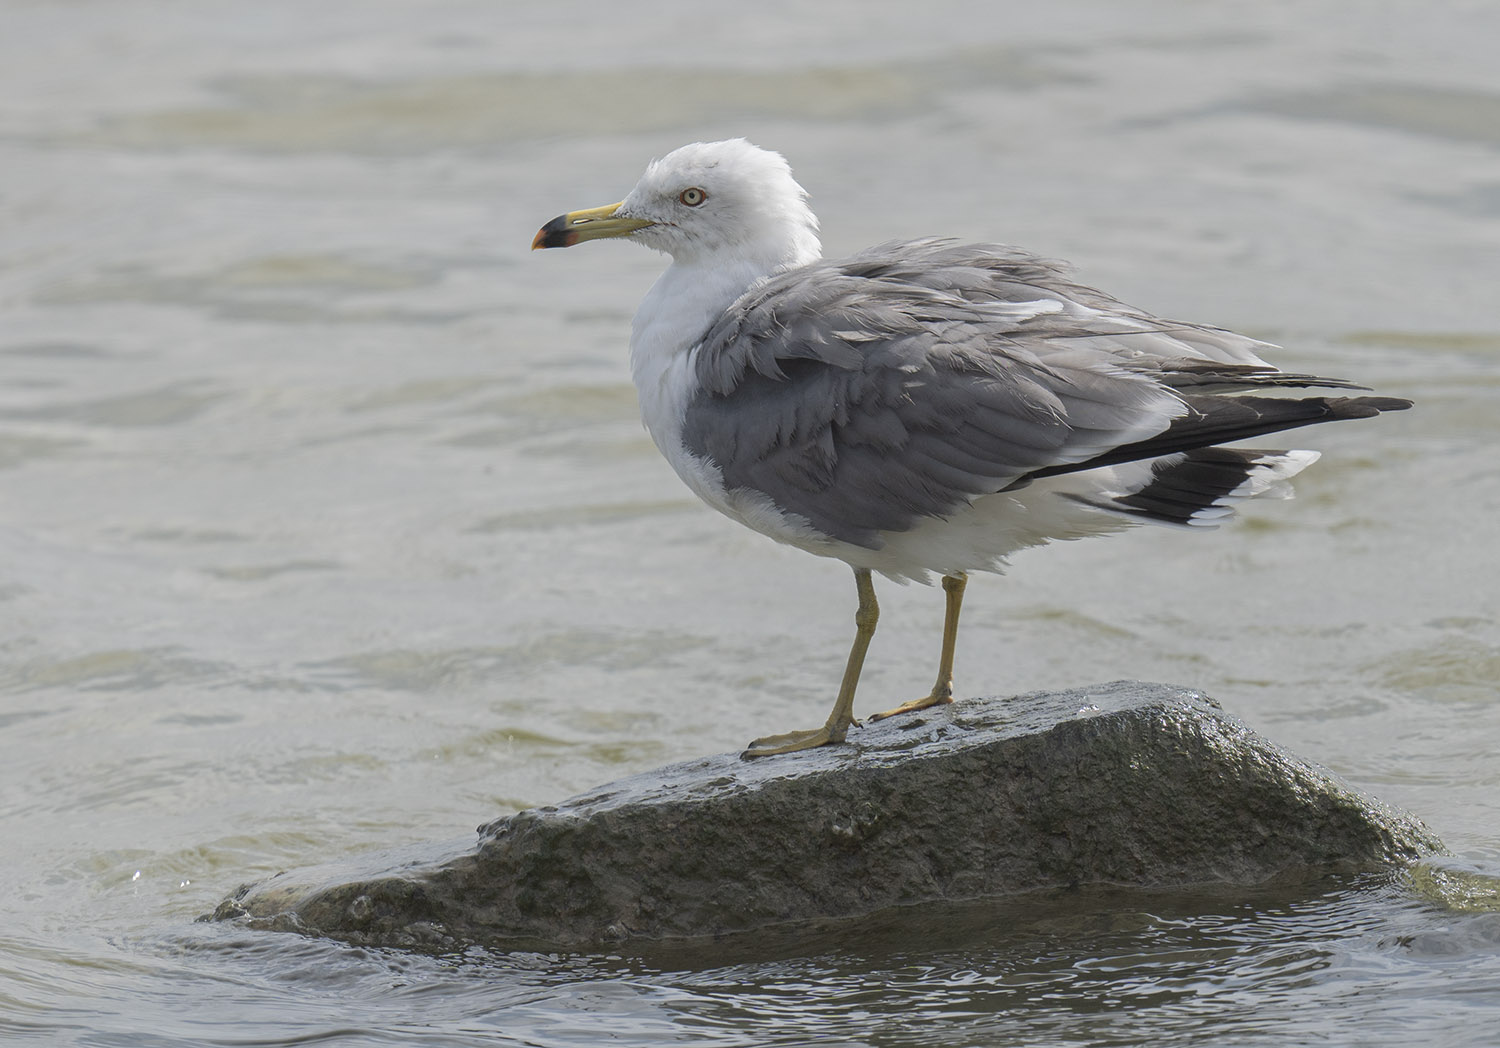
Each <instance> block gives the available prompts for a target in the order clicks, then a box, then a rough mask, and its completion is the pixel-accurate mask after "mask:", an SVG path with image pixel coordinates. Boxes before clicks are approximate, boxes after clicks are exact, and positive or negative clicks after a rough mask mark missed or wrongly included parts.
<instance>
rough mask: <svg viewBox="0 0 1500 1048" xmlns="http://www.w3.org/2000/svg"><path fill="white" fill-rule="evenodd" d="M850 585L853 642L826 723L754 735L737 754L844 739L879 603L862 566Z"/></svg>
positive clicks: (805, 747)
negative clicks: (854, 602) (853, 591)
mask: <svg viewBox="0 0 1500 1048" xmlns="http://www.w3.org/2000/svg"><path fill="white" fill-rule="evenodd" d="M854 585H855V587H856V588H857V589H858V591H859V609H858V610H857V611H856V612H855V613H854V646H853V647H851V648H850V649H849V661H848V663H847V664H846V665H845V666H844V681H843V683H842V684H840V685H839V697H838V699H837V700H836V701H835V702H834V704H833V712H832V713H830V714H829V715H828V723H826V724H824V725H823V726H822V727H821V728H814V729H813V730H812V731H793V732H788V733H787V734H785V735H768V736H766V737H765V738H764V739H756V740H755V741H754V742H752V743H751V744H750V745H749V747H748V748H747V749H746V750H745V752H744V753H742V754H740V756H741V757H769V756H771V755H772V754H775V753H793V752H795V751H797V750H810V749H813V748H814V747H817V746H826V745H828V744H829V743H831V742H843V741H844V736H845V735H847V734H848V733H849V726H850V725H851V724H853V723H855V720H854V689H855V687H857V686H858V684H859V671H860V670H861V669H862V668H863V667H864V664H865V652H866V651H867V650H868V649H869V647H870V638H871V637H873V636H875V623H877V622H878V621H880V605H879V604H877V603H875V586H874V584H873V583H872V582H871V581H870V572H869V571H868V570H867V569H865V568H855V569H854Z"/></svg>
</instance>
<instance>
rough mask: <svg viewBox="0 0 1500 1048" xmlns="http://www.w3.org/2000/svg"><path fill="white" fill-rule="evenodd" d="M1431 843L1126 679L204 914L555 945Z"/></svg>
mask: <svg viewBox="0 0 1500 1048" xmlns="http://www.w3.org/2000/svg"><path fill="white" fill-rule="evenodd" d="M1441 850H1442V845H1441V844H1440V842H1439V841H1438V840H1437V839H1436V837H1434V836H1433V834H1432V833H1431V831H1429V830H1428V829H1427V828H1426V827H1425V826H1423V825H1422V823H1421V822H1419V821H1418V820H1417V819H1416V818H1414V817H1413V816H1411V815H1408V814H1406V813H1404V812H1400V811H1396V810H1394V809H1392V808H1390V807H1388V806H1386V805H1384V804H1381V803H1380V802H1378V801H1375V800H1372V799H1371V798H1368V797H1366V796H1363V795H1361V794H1359V793H1357V792H1355V791H1354V790H1352V789H1351V788H1350V787H1348V786H1347V785H1345V784H1343V783H1341V782H1340V781H1339V780H1337V779H1336V778H1334V777H1333V776H1332V775H1330V774H1329V773H1327V772H1325V771H1323V770H1321V769H1319V768H1316V767H1314V766H1312V765H1310V764H1307V763H1306V762H1304V761H1302V760H1300V759H1298V758H1296V757H1294V756H1292V755H1290V754H1288V753H1286V752H1285V751H1283V750H1281V749H1280V748H1279V747H1277V746H1275V745H1274V744H1272V743H1270V742H1268V741H1266V740H1265V739H1264V738H1262V737H1261V736H1259V735H1257V734H1256V733H1254V732H1252V731H1251V730H1250V729H1249V728H1247V727H1246V726H1245V725H1243V724H1242V723H1240V722H1239V721H1237V720H1235V719H1234V718H1232V717H1229V716H1227V715H1226V714H1225V713H1224V712H1223V711H1222V709H1221V708H1220V707H1219V706H1218V704H1217V703H1215V702H1214V701H1213V700H1212V699H1209V698H1207V697H1205V696H1203V695H1202V694H1200V693H1198V692H1193V691H1189V690H1185V689H1181V688H1174V687H1169V686H1166V685H1160V684H1141V683H1136V682H1117V683H1114V684H1105V685H1097V686H1093V687H1086V688H1078V689H1073V690H1069V691H1064V692H1051V693H1038V694H1031V695H1023V696H1017V697H1014V698H1004V699H969V700H965V701H962V702H959V703H956V704H954V705H951V706H947V707H942V708H939V709H935V710H929V711H924V712H923V713H919V714H913V715H910V716H906V717H902V718H895V719H892V720H887V721H882V722H879V723H877V724H870V725H866V726H864V727H862V728H857V729H854V730H853V731H851V732H850V735H849V742H848V743H847V744H845V745H842V746H836V747H825V748H823V749H819V750H812V751H808V752H804V753H794V754H787V755H784V756H779V757H770V758H762V759H759V760H756V761H743V760H741V759H740V758H739V757H738V755H737V754H721V755H717V756H713V757H706V758H703V759H700V760H693V761H687V762H684V763H681V764H674V765H670V766H667V767H664V768H660V769H657V770H655V771H651V772H647V773H644V774H641V775H637V776H633V777H631V778H627V779H623V780H620V781H619V782H614V783H611V784H609V785H607V786H602V787H600V788H598V789H596V790H593V791H591V792H588V793H585V794H582V795H580V796H577V797H574V798H572V799H570V800H567V801H564V802H563V803H561V804H558V805H555V806H547V807H542V808H535V809H530V810H527V811H522V812H519V813H517V814H515V815H512V816H509V817H506V818H503V819H499V820H497V821H495V822H492V823H489V824H487V825H485V826H481V827H480V828H479V836H478V838H477V840H474V839H466V840H461V841H455V842H448V843H446V844H442V845H430V846H427V847H425V848H417V849H409V850H407V851H405V852H397V853H388V854H386V855H384V856H382V857H377V858H367V859H366V860H365V861H364V862H363V864H362V865H361V867H358V868H356V867H352V866H338V867H321V868H315V869H310V870H305V871H298V872H295V873H284V874H278V875H277V876H275V877H272V878H269V879H267V880H265V881H262V882H260V883H257V884H253V885H246V886H244V887H242V888H241V889H240V890H239V891H238V892H236V893H235V895H234V896H233V897H231V898H229V899H227V900H225V901H224V902H223V903H221V904H220V906H219V907H218V909H217V910H216V911H215V912H214V913H213V914H212V915H211V918H213V919H221V920H222V919H238V920H242V921H245V922H247V923H249V924H251V925H252V926H261V927H269V928H278V929H285V930H297V931H302V932H306V933H312V934H324V935H330V936H335V937H338V938H343V939H349V940H352V941H358V942H369V943H390V944H415V943H428V942H430V943H450V944H451V943H459V942H465V941H478V942H489V943H498V944H505V943H515V944H528V945H534V944H546V945H553V946H563V947H574V946H577V947H586V946H589V945H596V944H603V943H609V942H615V941H619V940H622V939H672V938H685V937H696V936H716V935H724V934H729V933H736V932H746V931H751V930H754V929H757V928H764V927H768V926H772V925H781V924H786V923H789V922H798V921H805V920H813V919H819V918H848V917H858V916H860V915H863V914H869V913H873V912H876V911H879V910H882V909H885V908H888V907H894V906H909V905H915V904H922V903H938V902H951V901H955V900H973V899H985V898H991V897H1001V896H1006V895H1012V894H1016V893H1020V892H1027V891H1035V890H1038V889H1048V888H1066V887H1073V886H1079V887H1082V886H1093V885H1115V886H1121V885H1123V886H1136V887H1141V888H1152V889H1160V888H1165V887H1172V886H1189V885H1208V884H1215V885H1246V886H1248V885H1260V884H1266V883H1273V882H1274V883H1282V884H1287V883H1295V882H1296V881H1298V880H1300V879H1308V880H1311V879H1312V878H1314V877H1319V876H1323V875H1326V874H1327V873H1329V872H1349V873H1354V872H1360V871H1368V870H1377V869H1381V868H1386V867H1395V866H1402V865H1405V864H1406V863H1408V862H1410V860H1412V859H1414V858H1417V857H1419V856H1422V855H1427V854H1432V853H1436V852H1440V851H1441Z"/></svg>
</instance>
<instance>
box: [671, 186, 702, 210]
mask: <svg viewBox="0 0 1500 1048" xmlns="http://www.w3.org/2000/svg"><path fill="white" fill-rule="evenodd" d="M677 199H678V200H680V201H682V202H683V203H684V204H686V205H687V206H688V207H697V206H698V205H699V204H701V203H703V202H704V201H705V200H707V199H708V194H707V193H705V192H704V191H703V190H701V189H699V188H698V187H697V186H693V187H691V188H690V189H684V190H683V191H682V192H681V193H678V194H677Z"/></svg>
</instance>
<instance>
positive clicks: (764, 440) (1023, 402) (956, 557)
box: [532, 139, 1411, 757]
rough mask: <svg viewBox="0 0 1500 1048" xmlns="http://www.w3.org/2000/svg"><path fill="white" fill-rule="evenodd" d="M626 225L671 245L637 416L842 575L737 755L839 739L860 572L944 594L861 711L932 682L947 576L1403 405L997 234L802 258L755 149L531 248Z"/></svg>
mask: <svg viewBox="0 0 1500 1048" xmlns="http://www.w3.org/2000/svg"><path fill="white" fill-rule="evenodd" d="M604 237H626V238H628V239H630V240H634V241H635V242H636V243H639V244H644V245H645V246H647V247H650V248H655V249H656V250H658V251H663V252H666V253H667V254H669V255H671V256H672V264H671V265H670V266H669V267H668V268H667V271H666V272H665V273H663V274H662V276H661V279H659V280H658V281H657V282H656V284H655V285H654V286H653V287H652V288H651V290H650V292H648V293H647V295H646V297H645V299H644V300H643V301H642V302H641V306H640V309H639V310H638V311H637V312H636V315H635V321H634V324H633V326H632V332H631V339H630V364H631V371H632V373H633V375H634V378H635V385H636V389H637V390H638V391H639V394H640V401H641V412H642V415H643V417H644V419H645V423H646V428H647V429H648V430H649V431H650V433H651V437H652V439H653V440H655V441H656V446H657V447H658V448H660V449H661V452H662V454H663V455H665V456H666V458H667V461H669V462H670V463H671V464H672V467H673V469H675V470H676V471H677V474H678V476H680V477H681V478H682V479H683V480H684V481H685V482H686V483H687V485H688V487H690V488H692V489H693V491H694V492H695V493H697V495H698V496H699V497H700V498H701V499H703V501H705V502H707V503H708V504H709V505H710V506H712V507H713V508H714V509H717V510H719V511H720V512H721V513H724V514H725V515H727V516H729V517H731V518H733V519H734V520H737V521H739V522H740V523H741V524H744V525H745V526H747V527H750V528H753V529H755V530H756V531H759V532H761V533H763V534H765V535H769V536H770V537H771V538H773V539H775V540H776V541H778V542H784V543H787V544H788V545H792V546H796V547H798V548H799V549H804V550H807V551H808V552H809V553H816V554H818V555H819V556H825V557H836V558H838V559H839V560H842V561H844V562H845V563H847V564H849V566H850V567H852V568H853V569H854V579H855V585H856V587H857V589H858V593H859V609H858V611H857V612H856V613H855V620H854V621H855V624H856V632H855V639H854V646H853V648H852V650H851V651H850V652H849V661H848V666H847V668H846V669H845V671H844V678H843V683H842V686H841V687H840V688H839V693H838V698H837V700H836V701H835V703H834V707H833V713H832V714H831V715H830V716H829V718H828V722H827V723H826V724H824V725H823V727H821V728H818V729H815V730H812V731H798V732H791V733H789V734H786V735H774V736H770V737H767V738H763V739H757V740H755V741H754V742H752V743H751V744H750V747H749V749H747V750H746V751H745V755H746V756H750V757H755V756H765V755H769V754H774V753H786V752H790V751H793V750H801V749H808V748H811V747H814V746H821V745H824V744H826V743H831V742H842V741H843V740H844V738H845V735H846V733H847V732H848V730H849V727H850V726H851V725H852V724H856V723H857V722H856V721H855V720H854V689H855V685H856V684H857V683H858V681H859V672H860V667H861V665H862V664H863V662H864V656H865V650H866V649H867V647H868V646H869V643H870V638H871V636H872V635H873V634H874V632H875V623H876V619H877V617H878V615H879V608H878V606H877V605H876V602H875V591H874V588H873V586H872V585H871V581H870V573H871V572H875V571H878V572H880V573H881V574H883V575H886V576H889V577H890V578H893V579H896V580H900V581H905V580H908V579H915V580H919V581H923V582H928V581H930V580H931V578H932V576H933V575H937V576H940V577H941V578H942V581H943V589H944V591H945V592H946V595H947V613H946V616H945V620H944V625H943V643H942V651H941V656H940V659H939V663H938V676H937V683H936V684H935V685H934V686H933V689H932V692H931V693H930V694H929V695H927V696H926V697H925V698H922V699H918V700H916V701H914V702H909V703H906V704H905V705H903V706H899V707H897V708H896V709H894V710H890V711H887V712H886V713H881V714H876V715H875V716H874V718H872V719H875V718H878V717H885V716H890V715H892V714H895V713H904V712H908V711H911V710H916V709H922V708H925V707H928V706H932V705H935V704H937V703H946V702H951V701H952V700H953V650H954V643H955V635H956V633H957V628H958V614H959V608H960V605H961V603H962V600H963V592H964V585H965V582H966V581H967V578H968V574H969V572H972V571H994V572H998V571H1000V570H1002V568H1003V566H1004V564H1005V559H1006V557H1008V556H1009V555H1010V554H1011V553H1014V552H1015V551H1017V550H1020V549H1024V548H1025V547H1028V546H1037V545H1041V544H1043V543H1046V542H1048V541H1051V540H1053V539H1074V538H1081V537H1083V536H1087V535H1098V534H1104V533H1107V532H1111V531H1115V530H1118V529H1120V528H1122V527H1126V526H1128V525H1130V524H1132V523H1136V522H1140V521H1148V522H1152V523H1158V524H1167V525H1177V526H1181V527H1210V528H1211V527H1215V526H1217V525H1218V524H1220V523H1222V522H1223V521H1224V520H1226V519H1227V518H1229V517H1230V516H1231V515H1232V514H1233V512H1234V506H1235V505H1236V504H1237V503H1239V502H1241V501H1243V500H1244V499H1248V498H1254V497H1256V496H1272V497H1283V498H1284V497H1287V496H1288V495H1289V494H1290V491H1289V487H1288V485H1287V484H1286V480H1287V478H1288V477H1291V476H1293V475H1294V474H1296V473H1297V472H1299V471H1300V470H1302V469H1304V468H1305V467H1307V466H1309V465H1311V464H1312V463H1313V462H1314V461H1315V460H1316V459H1317V457H1318V455H1317V452H1313V451H1274V450H1263V449H1254V450H1250V449H1244V448H1227V447H1223V446H1221V445H1223V444H1226V443H1229V442H1231V441H1239V440H1244V439H1247V438H1252V437H1258V436H1260V435H1262V434H1265V433H1274V432H1276V431H1278V430H1284V429H1293V428H1295V427H1298V426H1307V425H1311V424H1313V423H1317V422H1330V421H1334V420H1337V419H1349V418H1368V417H1370V416H1373V415H1378V414H1379V413H1380V412H1382V411H1396V410H1400V409H1402V408H1406V407H1410V406H1411V402H1410V401H1407V400H1397V399H1394V398H1390V397H1326V396H1307V395H1297V396H1292V397H1288V396H1275V395H1274V394H1277V393H1284V392H1285V391H1286V390H1287V389H1289V388H1297V387H1310V386H1321V387H1334V388H1343V389H1362V388H1364V387H1361V386H1355V385H1353V384H1351V383H1348V382H1344V381H1341V380H1338V379H1327V378H1318V377H1315V376H1312V375H1295V374H1288V373H1285V372H1282V371H1278V370H1277V369H1276V368H1274V367H1272V366H1271V365H1269V364H1267V363H1266V362H1265V361H1263V360H1262V359H1261V358H1260V357H1259V356H1258V355H1257V354H1258V353H1260V352H1261V351H1262V350H1264V349H1266V348H1268V347H1267V346H1266V344H1265V343H1262V342H1257V341H1255V340H1254V339H1250V338H1246V337H1244V336H1242V335H1236V334H1234V333H1232V332H1229V331H1224V330H1222V329H1220V328H1214V327H1207V326H1204V325H1201V324H1188V323H1183V322H1180V321H1175V320H1163V319H1161V318H1159V317H1154V316H1152V315H1151V314H1149V313H1145V312H1142V311H1141V310H1138V309H1135V308H1133V307H1131V306H1127V305H1125V304H1124V303H1122V302H1119V301H1117V300H1115V299H1113V298H1111V297H1110V296H1108V295H1106V294H1103V293H1102V292H1099V291H1095V290H1094V289H1093V288H1089V287H1084V286H1083V285H1081V284H1078V283H1075V282H1074V280H1073V279H1072V277H1071V276H1070V274H1069V272H1068V270H1067V268H1066V267H1065V266H1063V265H1062V264H1060V263H1057V262H1053V261H1049V260H1047V259H1042V258H1038V257H1036V256H1035V255H1031V254H1028V253H1026V252H1024V251H1020V250H1018V249H1016V248H1012V247H1000V246H996V245H992V244H963V243H957V242H954V241H950V240H940V239H925V240H913V241H900V242H892V243H888V244H882V245H880V246H879V247H874V248H870V249H869V250H867V251H862V252H860V253H859V254H857V255H854V256H852V257H850V258H846V259H842V260H839V261H830V260H825V259H823V258H822V257H821V254H822V252H821V245H820V244H819V241H818V221H817V219H816V218H815V217H814V216H813V213H812V211H811V210H810V209H809V208H808V206H807V194H806V192H804V190H803V189H802V187H801V186H799V185H798V184H797V183H796V181H795V180H794V179H793V178H792V173H791V169H790V168H789V167H788V166H787V163H786V161H785V160H784V159H782V157H781V156H780V155H779V154H777V153H772V152H768V151H766V150H763V149H759V148H757V147H756V146H753V145H751V144H750V143H749V142H746V141H745V140H743V139H733V140H730V141H726V142H696V143H694V144H692V145H687V146H683V147H682V148H681V149H678V150H675V151H674V152H671V153H669V154H667V155H666V156H665V157H663V158H662V159H660V160H657V161H654V162H653V163H652V164H651V165H650V166H649V167H648V168H647V169H646V173H645V175H644V176H643V177H642V178H641V180H640V182H639V183H637V185H636V187H635V188H634V189H633V190H631V191H630V195H629V196H627V197H626V198H625V199H624V200H623V201H621V202H620V203H618V204H614V205H611V206H608V207H600V208H594V209H592V210H588V211H573V212H570V213H568V214H565V215H561V216H559V217H557V218H555V219H553V220H552V221H551V222H548V223H547V224H546V225H545V226H543V227H542V229H541V231H540V232H539V233H537V235H536V239H535V241H534V242H533V243H532V247H533V248H542V247H571V246H572V245H574V244H578V243H581V242H583V241H585V240H597V239H600V238H604Z"/></svg>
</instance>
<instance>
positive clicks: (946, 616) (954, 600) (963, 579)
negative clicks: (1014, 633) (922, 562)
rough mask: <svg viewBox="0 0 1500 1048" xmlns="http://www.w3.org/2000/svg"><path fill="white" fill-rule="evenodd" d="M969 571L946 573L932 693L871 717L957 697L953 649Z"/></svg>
mask: <svg viewBox="0 0 1500 1048" xmlns="http://www.w3.org/2000/svg"><path fill="white" fill-rule="evenodd" d="M968 582H969V577H968V576H967V575H944V576H943V593H944V594H946V595H947V598H948V600H947V607H946V609H945V610H944V613H943V652H942V654H941V655H940V656H939V657H938V675H937V683H936V684H934V685H933V686H932V694H930V695H928V696H927V697H926V698H925V699H913V700H912V701H911V702H903V703H902V704H901V705H900V706H897V707H896V708H895V709H893V710H886V711H885V712H884V713H872V714H871V715H870V720H872V721H878V720H884V719H885V718H886V717H894V716H895V715H896V714H898V713H912V712H914V711H916V710H925V709H927V708H928V707H929V706H941V705H943V704H944V703H949V702H952V701H953V649H954V648H955V647H956V646H957V644H958V611H959V609H960V608H961V607H963V603H964V587H965V586H966V585H968Z"/></svg>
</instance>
